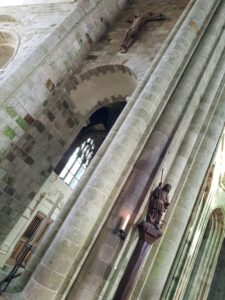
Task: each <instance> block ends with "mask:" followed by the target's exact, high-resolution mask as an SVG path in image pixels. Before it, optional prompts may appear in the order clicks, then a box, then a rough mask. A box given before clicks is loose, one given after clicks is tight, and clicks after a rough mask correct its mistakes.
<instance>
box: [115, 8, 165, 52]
mask: <svg viewBox="0 0 225 300" xmlns="http://www.w3.org/2000/svg"><path fill="white" fill-rule="evenodd" d="M165 19H166V17H165V16H164V15H163V14H158V15H154V14H153V13H152V12H149V11H148V12H146V13H144V14H143V15H142V16H140V15H139V13H137V14H135V15H134V20H133V22H132V24H131V26H130V28H129V29H128V30H127V31H126V32H125V35H124V38H123V42H122V44H121V48H120V52H121V53H126V52H127V50H128V48H129V47H130V46H131V45H132V44H133V43H134V41H135V39H136V37H137V35H138V33H139V32H140V30H141V29H142V27H143V26H144V25H145V24H146V23H147V22H154V21H162V20H165Z"/></svg>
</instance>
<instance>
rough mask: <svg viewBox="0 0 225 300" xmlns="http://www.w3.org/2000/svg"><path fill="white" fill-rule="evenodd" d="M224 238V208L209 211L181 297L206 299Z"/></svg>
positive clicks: (186, 299) (185, 299)
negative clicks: (184, 290)
mask: <svg viewBox="0 0 225 300" xmlns="http://www.w3.org/2000/svg"><path fill="white" fill-rule="evenodd" d="M223 238H224V210H223V208H222V207H217V208H216V209H214V210H213V212H212V213H211V215H210V217H209V220H208V223H207V226H206V229H205V232H204V235H203V238H202V241H201V244H200V247H199V250H198V253H197V256H196V259H195V263H194V266H193V268H192V273H191V276H190V279H189V280H188V285H187V288H186V292H185V294H184V297H183V299H184V300H188V299H193V300H194V299H207V297H208V293H209V289H210V285H211V282H212V278H213V274H214V270H215V266H216V264H217V258H218V255H219V253H220V249H221V244H222V241H223Z"/></svg>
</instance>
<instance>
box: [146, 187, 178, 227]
mask: <svg viewBox="0 0 225 300" xmlns="http://www.w3.org/2000/svg"><path fill="white" fill-rule="evenodd" d="M171 188H172V186H171V185H170V184H168V183H166V184H165V185H164V186H163V187H162V183H161V182H160V183H159V185H158V187H157V188H156V189H155V190H154V191H153V192H152V194H151V195H150V199H149V205H148V212H147V218H146V221H147V222H149V223H151V224H153V225H154V226H155V228H156V229H160V221H161V218H162V215H163V212H165V211H166V209H167V208H168V206H169V199H168V194H169V191H170V190H171Z"/></svg>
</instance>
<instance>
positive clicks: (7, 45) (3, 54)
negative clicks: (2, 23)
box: [0, 30, 18, 69]
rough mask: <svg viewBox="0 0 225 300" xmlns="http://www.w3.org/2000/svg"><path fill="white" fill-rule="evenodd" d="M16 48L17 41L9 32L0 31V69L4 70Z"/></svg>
mask: <svg viewBox="0 0 225 300" xmlns="http://www.w3.org/2000/svg"><path fill="white" fill-rule="evenodd" d="M17 47H18V41H17V38H16V37H15V35H14V34H13V33H11V32H7V31H3V30H0V69H2V68H4V67H5V66H6V65H7V64H8V63H9V61H10V60H11V59H12V58H13V56H14V55H15V53H16V50H17Z"/></svg>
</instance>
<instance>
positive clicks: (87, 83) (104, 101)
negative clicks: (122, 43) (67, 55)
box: [67, 65, 137, 116]
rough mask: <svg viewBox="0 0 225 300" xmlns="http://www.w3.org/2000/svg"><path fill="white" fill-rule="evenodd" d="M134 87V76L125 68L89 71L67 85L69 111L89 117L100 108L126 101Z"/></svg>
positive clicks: (106, 66) (100, 68)
mask: <svg viewBox="0 0 225 300" xmlns="http://www.w3.org/2000/svg"><path fill="white" fill-rule="evenodd" d="M136 85H137V80H136V77H135V75H134V74H133V73H132V72H131V70H130V69H129V68H128V67H126V66H123V65H105V66H100V67H97V68H94V69H91V70H89V71H87V72H85V73H83V74H80V75H79V76H76V77H75V78H72V80H70V82H69V83H68V85H67V90H69V92H70V96H71V103H70V105H71V109H72V111H73V112H74V113H75V114H79V115H81V116H90V115H92V114H93V113H94V112H95V111H96V110H97V109H99V108H100V107H102V106H105V105H108V104H110V103H113V102H118V101H123V100H124V99H126V98H127V97H128V96H130V95H131V94H132V92H133V90H134V89H135V87H136ZM93 91H94V93H93ZM84 99H85V101H84Z"/></svg>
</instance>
